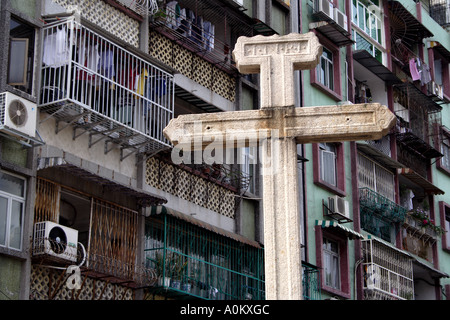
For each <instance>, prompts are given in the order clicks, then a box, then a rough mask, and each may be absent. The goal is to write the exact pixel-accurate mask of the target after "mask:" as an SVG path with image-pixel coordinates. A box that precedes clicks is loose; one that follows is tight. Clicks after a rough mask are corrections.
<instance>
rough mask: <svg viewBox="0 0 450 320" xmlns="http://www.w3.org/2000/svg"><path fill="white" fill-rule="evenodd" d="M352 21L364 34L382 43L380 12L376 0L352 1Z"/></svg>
mask: <svg viewBox="0 0 450 320" xmlns="http://www.w3.org/2000/svg"><path fill="white" fill-rule="evenodd" d="M352 23H353V24H354V25H355V26H357V27H358V28H359V29H360V30H361V31H363V32H364V34H365V35H367V36H369V37H370V38H372V39H373V40H375V41H376V42H378V43H379V44H382V41H381V40H382V36H381V35H382V32H381V12H380V7H379V4H378V1H364V0H353V1H352Z"/></svg>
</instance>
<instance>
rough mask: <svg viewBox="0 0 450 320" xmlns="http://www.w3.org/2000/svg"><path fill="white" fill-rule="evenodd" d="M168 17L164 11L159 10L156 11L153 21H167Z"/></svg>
mask: <svg viewBox="0 0 450 320" xmlns="http://www.w3.org/2000/svg"><path fill="white" fill-rule="evenodd" d="M166 17H167V13H166V12H165V11H164V10H162V9H159V10H158V11H156V13H155V14H154V15H153V19H154V20H157V19H165V18H166Z"/></svg>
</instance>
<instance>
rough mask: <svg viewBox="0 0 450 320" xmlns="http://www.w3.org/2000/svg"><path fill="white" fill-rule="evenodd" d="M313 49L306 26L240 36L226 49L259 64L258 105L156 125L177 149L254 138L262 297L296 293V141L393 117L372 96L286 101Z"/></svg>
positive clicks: (341, 136)
mask: <svg viewBox="0 0 450 320" xmlns="http://www.w3.org/2000/svg"><path fill="white" fill-rule="evenodd" d="M321 52H322V48H321V46H320V44H319V42H318V40H317V38H316V36H315V35H314V34H312V33H307V34H289V35H286V36H278V35H275V36H270V37H263V36H256V37H253V38H247V37H241V38H239V39H238V42H237V44H236V48H235V50H234V52H233V54H234V57H235V60H236V63H237V67H238V69H239V71H240V72H241V73H254V72H261V78H260V82H261V109H259V110H247V111H234V112H221V113H210V114H190V115H182V116H179V117H178V118H176V119H173V120H171V122H170V123H169V125H168V126H167V127H166V128H165V129H164V134H165V135H166V137H167V138H168V139H169V140H170V141H171V142H172V143H173V144H174V145H175V146H177V147H178V149H180V148H187V149H188V150H193V149H197V150H198V149H206V148H208V147H209V146H210V145H215V147H217V148H235V147H239V146H240V147H242V146H245V145H248V144H249V143H252V140H253V141H254V140H255V139H256V140H257V142H258V143H259V144H260V146H261V155H260V158H261V160H263V161H262V163H263V165H262V181H263V183H262V185H263V193H262V196H263V200H262V201H263V215H264V252H265V259H264V261H265V262H264V263H265V286H266V298H267V299H269V300H274V299H283V300H285V299H296V300H301V299H302V274H301V273H302V271H301V252H300V220H299V199H298V179H297V144H299V143H311V142H336V141H350V140H352V141H354V140H378V139H380V138H381V137H382V136H384V135H385V134H387V133H388V131H389V129H390V128H391V127H392V126H393V125H394V124H395V116H394V115H393V114H392V113H391V112H390V111H389V110H388V108H387V107H385V106H381V105H380V104H376V103H373V104H357V105H345V106H323V107H305V108H296V107H294V103H293V102H294V90H293V73H294V70H298V69H312V68H314V67H315V66H316V65H317V63H318V61H319V58H320V55H321ZM267 159H270V161H268V162H266V160H267ZM267 163H270V164H269V165H267Z"/></svg>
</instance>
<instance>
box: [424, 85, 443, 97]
mask: <svg viewBox="0 0 450 320" xmlns="http://www.w3.org/2000/svg"><path fill="white" fill-rule="evenodd" d="M428 91H429V92H430V94H431V95H433V96H436V97H439V98H441V99H444V91H443V90H442V86H441V85H439V84H437V83H436V82H434V81H430V82H429V83H428Z"/></svg>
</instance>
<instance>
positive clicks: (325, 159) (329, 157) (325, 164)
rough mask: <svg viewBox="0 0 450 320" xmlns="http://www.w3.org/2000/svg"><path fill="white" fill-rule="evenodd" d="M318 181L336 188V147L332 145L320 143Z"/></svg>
mask: <svg viewBox="0 0 450 320" xmlns="http://www.w3.org/2000/svg"><path fill="white" fill-rule="evenodd" d="M319 149H320V179H322V180H323V181H325V182H327V183H329V184H331V185H333V186H336V146H335V145H333V144H332V143H321V144H320V145H319Z"/></svg>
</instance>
